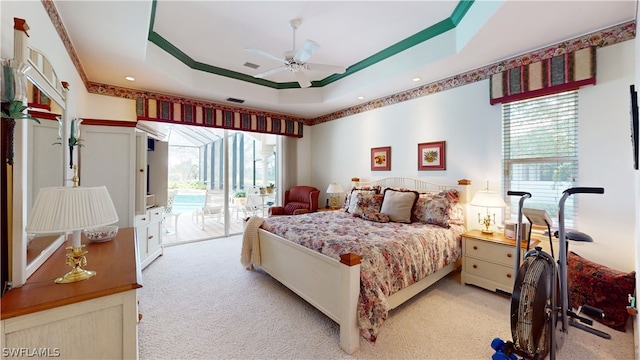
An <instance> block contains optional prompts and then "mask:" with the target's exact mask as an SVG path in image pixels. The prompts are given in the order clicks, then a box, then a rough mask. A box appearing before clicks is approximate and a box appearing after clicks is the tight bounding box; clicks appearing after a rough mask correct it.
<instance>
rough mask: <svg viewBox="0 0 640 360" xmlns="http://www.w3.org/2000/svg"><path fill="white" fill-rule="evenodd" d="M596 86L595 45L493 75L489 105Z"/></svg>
mask: <svg viewBox="0 0 640 360" xmlns="http://www.w3.org/2000/svg"><path fill="white" fill-rule="evenodd" d="M522 61H523V62H525V61H526V59H523V60H522ZM595 83H596V48H595V47H593V46H592V47H587V48H584V49H581V50H577V51H575V52H570V53H565V54H560V55H556V56H553V57H550V58H548V59H544V60H541V61H537V62H531V63H529V64H524V65H521V66H516V67H513V68H511V69H508V70H505V71H503V72H500V73H497V74H493V75H491V79H490V88H491V90H490V92H491V94H490V96H491V99H490V103H491V105H494V104H497V103H504V102H510V101H516V100H523V99H528V98H533V97H537V96H543V95H549V94H555V93H558V92H562V91H567V90H573V89H577V88H579V87H580V86H583V85H590V84H595Z"/></svg>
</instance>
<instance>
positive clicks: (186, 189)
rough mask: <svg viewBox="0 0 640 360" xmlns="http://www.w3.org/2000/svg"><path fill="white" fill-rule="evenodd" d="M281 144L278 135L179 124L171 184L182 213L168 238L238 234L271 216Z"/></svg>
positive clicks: (172, 139)
mask: <svg viewBox="0 0 640 360" xmlns="http://www.w3.org/2000/svg"><path fill="white" fill-rule="evenodd" d="M278 141H279V140H278V136H275V135H267V134H258V133H250V132H239V131H231V130H224V129H211V128H203V127H195V126H187V125H174V126H173V127H172V128H171V131H170V135H169V162H168V166H169V171H168V173H169V179H168V180H169V190H170V191H171V190H173V192H174V193H175V192H176V191H175V190H177V195H176V196H175V200H174V203H173V210H174V211H175V212H177V213H179V214H180V215H179V220H178V221H175V223H176V225H175V226H174V227H175V229H169V230H168V232H167V234H168V235H167V236H166V237H165V239H167V241H169V242H175V243H180V242H189V241H196V240H202V239H206V238H214V237H221V236H229V235H234V234H238V233H241V232H242V230H243V219H245V218H246V217H248V216H253V215H258V216H267V213H268V207H269V206H270V205H272V204H273V203H274V202H275V199H276V191H275V189H274V185H275V184H276V183H277V181H276V180H277V179H276V174H277V160H276V159H277V157H276V149H277V142H278ZM167 225H171V224H167ZM172 230H173V231H172Z"/></svg>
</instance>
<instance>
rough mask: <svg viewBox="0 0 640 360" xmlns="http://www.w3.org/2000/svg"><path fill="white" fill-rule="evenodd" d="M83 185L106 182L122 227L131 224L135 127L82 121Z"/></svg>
mask: <svg viewBox="0 0 640 360" xmlns="http://www.w3.org/2000/svg"><path fill="white" fill-rule="evenodd" d="M76 149H79V150H78V151H79V153H80V185H81V186H103V185H104V186H106V187H107V190H109V195H110V196H111V199H112V200H113V204H114V205H115V207H116V211H117V212H118V218H119V221H118V223H117V225H118V226H119V227H120V228H125V227H131V226H132V222H133V215H134V197H135V188H134V176H133V173H134V170H135V165H136V164H135V158H136V138H135V128H134V127H126V126H103V125H91V121H90V120H85V121H84V122H83V123H82V147H79V148H76Z"/></svg>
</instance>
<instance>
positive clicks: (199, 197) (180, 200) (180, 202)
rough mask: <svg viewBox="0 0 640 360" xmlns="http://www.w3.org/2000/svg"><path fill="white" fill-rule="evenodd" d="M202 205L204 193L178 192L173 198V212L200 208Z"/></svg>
mask: <svg viewBox="0 0 640 360" xmlns="http://www.w3.org/2000/svg"><path fill="white" fill-rule="evenodd" d="M203 205H204V193H202V194H188V193H185V194H180V193H178V195H176V198H175V199H174V200H173V212H175V213H181V212H189V211H194V210H196V209H201V208H202V206H203Z"/></svg>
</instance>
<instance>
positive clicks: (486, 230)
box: [480, 214, 495, 234]
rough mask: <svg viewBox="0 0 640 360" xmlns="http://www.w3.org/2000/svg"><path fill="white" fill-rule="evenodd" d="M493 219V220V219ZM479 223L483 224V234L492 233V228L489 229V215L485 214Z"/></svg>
mask: <svg viewBox="0 0 640 360" xmlns="http://www.w3.org/2000/svg"><path fill="white" fill-rule="evenodd" d="M493 221H494V222H495V219H494V220H493ZM480 223H481V224H482V225H484V229H482V233H483V234H493V229H491V215H489V214H487V216H485V217H484V218H483V219H482V221H481V222H480Z"/></svg>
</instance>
